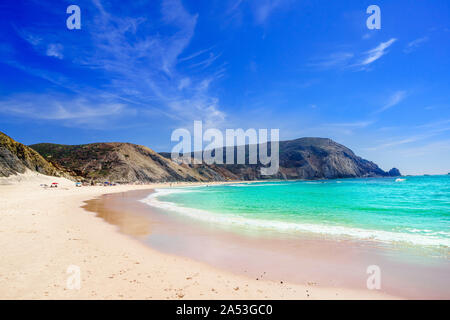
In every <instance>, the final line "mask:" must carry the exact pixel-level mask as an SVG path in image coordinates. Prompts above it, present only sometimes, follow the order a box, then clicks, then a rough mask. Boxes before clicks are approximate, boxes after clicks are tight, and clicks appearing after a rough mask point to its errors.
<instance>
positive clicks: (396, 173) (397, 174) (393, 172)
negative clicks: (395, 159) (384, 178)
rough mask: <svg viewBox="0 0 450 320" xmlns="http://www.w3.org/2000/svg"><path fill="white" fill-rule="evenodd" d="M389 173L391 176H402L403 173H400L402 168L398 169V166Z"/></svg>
mask: <svg viewBox="0 0 450 320" xmlns="http://www.w3.org/2000/svg"><path fill="white" fill-rule="evenodd" d="M388 174H389V176H390V177H400V176H401V175H402V174H401V173H400V170H398V169H397V168H392V169H391V170H389V172H388Z"/></svg>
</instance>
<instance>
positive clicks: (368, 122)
mask: <svg viewBox="0 0 450 320" xmlns="http://www.w3.org/2000/svg"><path fill="white" fill-rule="evenodd" d="M374 122H375V121H374V120H366V121H354V122H337V123H329V124H327V125H328V126H332V127H347V128H366V127H368V126H370V125H371V124H373V123H374Z"/></svg>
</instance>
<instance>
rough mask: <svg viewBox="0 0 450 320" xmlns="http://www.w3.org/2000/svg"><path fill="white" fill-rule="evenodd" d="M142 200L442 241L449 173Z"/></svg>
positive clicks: (210, 215) (256, 221)
mask: <svg viewBox="0 0 450 320" xmlns="http://www.w3.org/2000/svg"><path fill="white" fill-rule="evenodd" d="M156 191H157V192H156V193H153V194H151V195H150V196H149V197H148V198H146V199H144V200H143V201H144V202H146V203H147V204H149V205H151V206H156V207H158V208H161V209H164V210H165V211H166V212H168V213H169V214H170V213H172V214H178V215H183V216H187V217H189V218H192V219H197V220H201V221H204V222H209V223H213V224H217V225H223V226H227V227H231V228H233V227H236V230H243V229H246V230H260V231H261V230H262V231H264V230H271V231H275V232H281V233H292V234H295V233H304V232H312V233H315V234H320V235H323V236H332V237H340V236H342V237H350V238H355V239H364V240H373V241H379V242H384V243H386V242H388V243H399V242H400V243H406V244H412V245H417V246H433V247H436V246H439V247H443V248H448V247H449V246H450V175H445V176H408V177H402V178H400V179H398V178H397V179H396V178H361V179H338V180H319V181H279V182H273V181H270V182H262V183H239V184H227V185H216V186H201V187H188V188H168V189H158V190H156Z"/></svg>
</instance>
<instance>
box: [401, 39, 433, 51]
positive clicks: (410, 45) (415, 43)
mask: <svg viewBox="0 0 450 320" xmlns="http://www.w3.org/2000/svg"><path fill="white" fill-rule="evenodd" d="M427 41H428V37H426V36H425V37H422V38H418V39H416V40H413V41H411V42H409V43H408V44H407V45H406V47H405V49H404V50H403V52H405V53H407V54H408V53H411V52H413V51H414V50H415V49H417V48H418V47H420V46H421V45H422V44H424V43H425V42H427Z"/></svg>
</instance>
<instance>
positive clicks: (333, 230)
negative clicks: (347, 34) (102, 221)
mask: <svg viewBox="0 0 450 320" xmlns="http://www.w3.org/2000/svg"><path fill="white" fill-rule="evenodd" d="M155 191H156V192H155V193H152V194H151V195H149V196H148V197H147V198H145V199H142V200H141V202H143V203H146V204H147V205H150V206H153V207H156V208H160V209H163V210H167V211H171V212H175V213H177V214H181V215H183V216H187V217H190V218H193V219H197V220H202V221H204V222H209V223H215V224H223V225H229V226H233V225H234V226H240V227H247V228H254V229H269V230H275V231H282V232H312V233H317V234H326V235H331V236H350V237H353V238H357V239H362V240H372V241H380V242H387V243H392V242H406V243H410V244H413V245H421V246H444V247H450V239H445V238H442V237H434V236H431V235H419V234H417V233H413V234H411V233H401V232H390V231H382V230H366V229H359V228H352V227H344V226H330V225H320V224H309V223H295V222H285V221H277V220H263V219H252V218H246V217H242V216H238V215H233V214H220V213H212V212H209V211H206V210H201V209H193V208H186V207H181V206H178V205H177V204H175V203H173V202H167V201H161V200H159V199H158V197H160V196H164V195H168V194H172V193H181V192H194V191H193V190H188V189H156V190H155ZM415 231H416V232H417V231H418V230H415Z"/></svg>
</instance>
